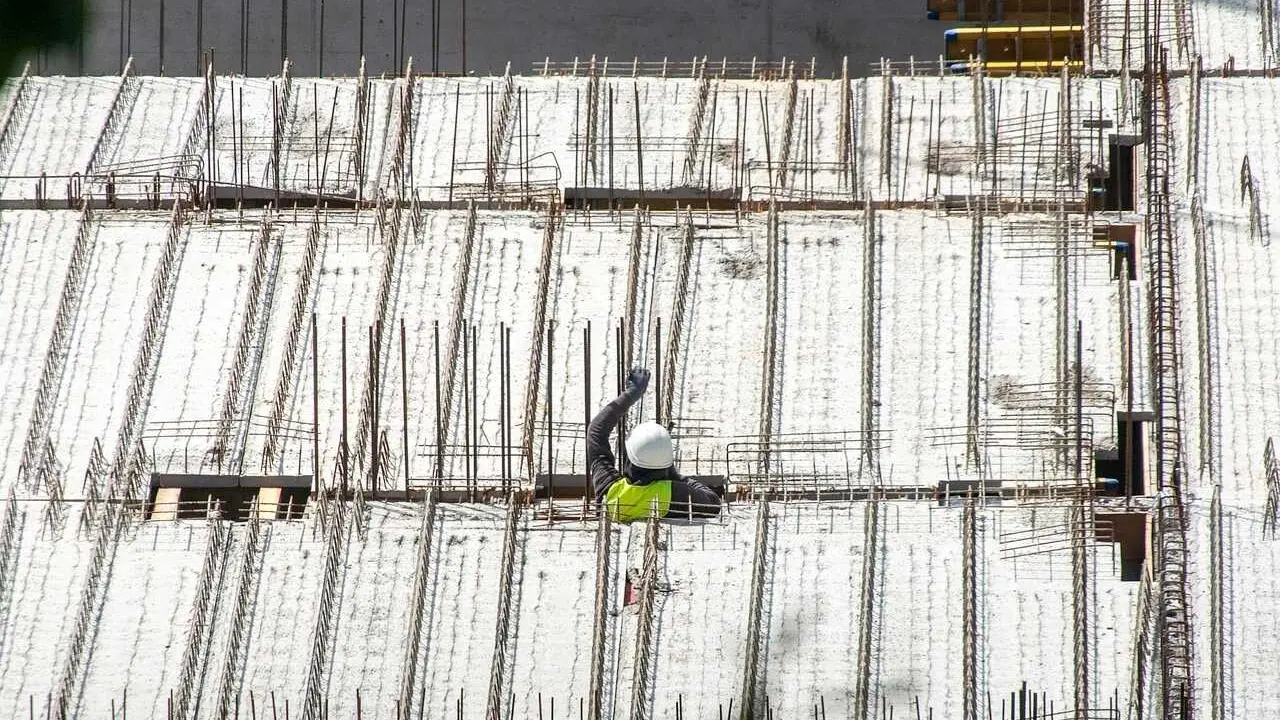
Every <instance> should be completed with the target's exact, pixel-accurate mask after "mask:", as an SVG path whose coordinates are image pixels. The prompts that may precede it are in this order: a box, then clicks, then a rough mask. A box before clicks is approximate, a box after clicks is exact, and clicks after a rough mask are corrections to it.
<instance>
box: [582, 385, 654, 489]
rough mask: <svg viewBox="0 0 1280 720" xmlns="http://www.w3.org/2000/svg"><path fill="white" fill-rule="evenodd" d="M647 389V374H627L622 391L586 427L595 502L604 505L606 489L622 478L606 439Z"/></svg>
mask: <svg viewBox="0 0 1280 720" xmlns="http://www.w3.org/2000/svg"><path fill="white" fill-rule="evenodd" d="M648 385H649V371H648V370H645V369H643V368H637V369H635V370H632V371H631V372H630V373H628V374H627V386H626V390H625V391H623V393H622V394H621V395H619V396H618V397H616V398H614V399H613V400H610V401H609V404H607V405H605V406H604V407H603V408H601V410H600V412H598V413H596V416H595V417H594V418H591V424H590V425H588V426H587V469H588V471H589V472H590V473H591V486H592V488H594V490H595V495H596V502H601V503H602V502H604V497H605V494H606V493H608V492H609V486H610V485H612V484H613V483H615V482H617V481H618V478H620V477H622V473H620V472H618V466H617V459H616V458H614V456H613V449H612V448H610V447H609V436H610V435H611V434H612V433H613V429H614V428H615V427H617V425H618V421H619V420H621V419H622V416H623V415H624V414H626V412H627V410H628V409H629V408H630V407H631V406H632V405H634V404H635V403H636V401H637V400H639V399H640V396H642V395H644V391H645V388H646V387H648Z"/></svg>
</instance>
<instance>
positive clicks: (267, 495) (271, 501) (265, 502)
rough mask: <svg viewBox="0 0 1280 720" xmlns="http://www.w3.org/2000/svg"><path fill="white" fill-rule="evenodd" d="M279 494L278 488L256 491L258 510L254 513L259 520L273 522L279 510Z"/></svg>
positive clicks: (279, 489)
mask: <svg viewBox="0 0 1280 720" xmlns="http://www.w3.org/2000/svg"><path fill="white" fill-rule="evenodd" d="M280 492H281V488H278V487H264V488H262V489H260V490H258V508H257V510H256V511H255V512H256V513H257V516H258V519H259V520H274V519H275V518H276V515H277V512H278V510H279V508H280Z"/></svg>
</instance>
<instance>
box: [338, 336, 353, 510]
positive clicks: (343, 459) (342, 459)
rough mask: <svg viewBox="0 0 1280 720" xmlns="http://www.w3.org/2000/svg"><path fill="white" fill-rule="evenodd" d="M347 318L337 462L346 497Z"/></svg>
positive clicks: (340, 484) (348, 465) (340, 485)
mask: <svg viewBox="0 0 1280 720" xmlns="http://www.w3.org/2000/svg"><path fill="white" fill-rule="evenodd" d="M347 442H348V435H347V316H346V315H343V316H342V447H341V449H339V451H338V455H339V462H340V464H341V467H342V477H341V480H340V481H339V487H340V488H341V491H342V496H343V497H346V495H347V474H348V472H349V471H350V468H351V466H350V460H349V458H348V457H347V453H349V452H350V446H349V445H348V444H347Z"/></svg>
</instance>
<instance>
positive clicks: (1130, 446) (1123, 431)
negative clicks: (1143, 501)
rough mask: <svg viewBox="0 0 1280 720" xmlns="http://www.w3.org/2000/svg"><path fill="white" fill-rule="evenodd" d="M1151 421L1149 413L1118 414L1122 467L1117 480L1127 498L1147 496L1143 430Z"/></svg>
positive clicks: (1118, 448)
mask: <svg viewBox="0 0 1280 720" xmlns="http://www.w3.org/2000/svg"><path fill="white" fill-rule="evenodd" d="M1151 419H1152V415H1151V413H1149V412H1135V413H1127V412H1118V413H1116V451H1117V456H1118V460H1119V465H1120V467H1119V473H1118V474H1119V477H1117V478H1116V480H1118V481H1119V483H1120V488H1121V491H1122V492H1123V494H1124V495H1126V496H1134V495H1145V494H1146V483H1145V482H1144V480H1143V477H1144V475H1145V467H1146V463H1145V461H1146V457H1145V456H1146V453H1145V451H1144V449H1143V447H1144V444H1143V438H1144V434H1143V430H1144V428H1145V427H1146V423H1147V422H1148V421H1150V420H1151Z"/></svg>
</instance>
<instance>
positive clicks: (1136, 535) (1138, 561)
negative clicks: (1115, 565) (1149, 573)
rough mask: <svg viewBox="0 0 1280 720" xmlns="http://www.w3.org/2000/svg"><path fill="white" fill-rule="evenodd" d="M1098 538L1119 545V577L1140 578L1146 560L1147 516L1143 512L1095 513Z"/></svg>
mask: <svg viewBox="0 0 1280 720" xmlns="http://www.w3.org/2000/svg"><path fill="white" fill-rule="evenodd" d="M1094 519H1095V520H1096V521H1097V524H1096V527H1097V533H1098V539H1099V540H1102V541H1109V542H1114V543H1116V544H1118V545H1119V546H1120V579H1121V580H1125V581H1129V582H1133V581H1137V580H1141V579H1142V564H1143V563H1144V562H1146V560H1147V516H1146V514H1145V513H1102V512H1100V513H1097V514H1096V515H1095V516H1094Z"/></svg>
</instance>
